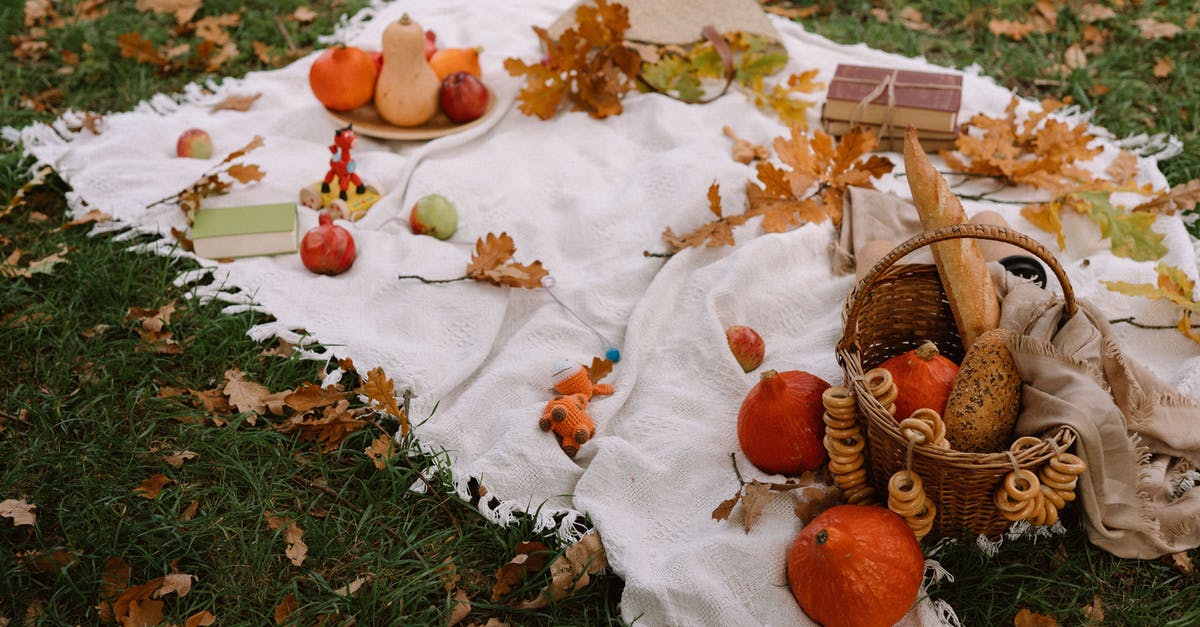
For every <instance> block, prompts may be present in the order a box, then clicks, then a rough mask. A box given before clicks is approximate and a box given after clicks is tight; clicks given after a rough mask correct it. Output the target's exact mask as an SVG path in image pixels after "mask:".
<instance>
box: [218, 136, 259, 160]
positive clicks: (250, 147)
mask: <svg viewBox="0 0 1200 627" xmlns="http://www.w3.org/2000/svg"><path fill="white" fill-rule="evenodd" d="M262 146H263V138H262V135H255V136H254V137H253V138H251V139H250V143H248V144H246V145H245V146H242V147H241V148H238V149H237V150H235V151H233V152H231V153H229V154H227V155H225V158H224V159H222V160H221V163H229V162H230V161H233V160H234V159H238V158H240V157H243V156H245V155H247V154H249V153H251V152H253V151H255V150H257V149H259V148H262Z"/></svg>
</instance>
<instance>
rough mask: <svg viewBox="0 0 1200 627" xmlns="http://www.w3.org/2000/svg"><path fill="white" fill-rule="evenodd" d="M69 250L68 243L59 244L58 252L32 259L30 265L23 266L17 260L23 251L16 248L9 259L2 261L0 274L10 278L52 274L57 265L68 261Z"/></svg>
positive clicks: (28, 277) (27, 277)
mask: <svg viewBox="0 0 1200 627" xmlns="http://www.w3.org/2000/svg"><path fill="white" fill-rule="evenodd" d="M68 251H70V248H68V247H67V245H66V244H62V243H60V244H59V245H58V251H57V252H55V253H52V254H50V255H47V256H45V257H42V258H41V259H37V260H35V261H31V262H29V265H27V266H25V267H23V268H22V267H21V266H19V265H18V264H17V262H18V261H19V260H20V259H21V255H22V254H23V253H22V252H21V251H20V250H15V251H13V252H12V254H10V255H9V256H8V258H7V259H5V260H4V261H3V262H0V276H4V277H8V278H10V279H16V278H24V279H30V278H33V276H34V275H37V274H51V273H52V272H54V267H55V266H57V265H58V264H60V263H66V261H67V260H66V254H67V252H68Z"/></svg>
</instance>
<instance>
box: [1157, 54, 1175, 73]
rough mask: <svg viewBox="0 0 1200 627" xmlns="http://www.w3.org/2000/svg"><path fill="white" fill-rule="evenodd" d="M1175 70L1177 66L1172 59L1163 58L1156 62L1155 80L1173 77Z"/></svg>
mask: <svg viewBox="0 0 1200 627" xmlns="http://www.w3.org/2000/svg"><path fill="white" fill-rule="evenodd" d="M1174 69H1175V64H1174V63H1172V62H1171V57H1163V58H1161V59H1159V60H1157V61H1155V62H1154V70H1153V71H1154V76H1155V78H1166V77H1168V76H1170V75H1171V70H1174Z"/></svg>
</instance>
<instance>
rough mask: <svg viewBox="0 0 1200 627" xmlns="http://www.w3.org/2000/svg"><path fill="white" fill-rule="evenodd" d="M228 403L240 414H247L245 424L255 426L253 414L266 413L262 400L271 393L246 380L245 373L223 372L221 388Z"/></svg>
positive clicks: (234, 370) (235, 369)
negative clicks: (223, 382)
mask: <svg viewBox="0 0 1200 627" xmlns="http://www.w3.org/2000/svg"><path fill="white" fill-rule="evenodd" d="M221 391H222V392H224V393H225V396H228V397H229V402H230V404H232V405H233V406H234V407H236V408H237V410H238V412H240V413H248V414H250V416H249V417H248V418H247V422H249V423H250V424H252V425H253V424H255V422H256V421H257V419H256V417H255V414H263V413H264V412H266V409H267V405H266V403H265V402H264V401H263V399H264V398H265V397H266V396H267V395H269V394H270V393H271V391H270V390H268V389H267V388H266V387H265V386H262V385H259V384H258V383H255V382H253V381H247V380H246V373H244V372H242V371H241V370H239V369H237V368H230V369H229V370H226V371H225V386H224V387H223V388H221Z"/></svg>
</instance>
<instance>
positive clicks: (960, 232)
mask: <svg viewBox="0 0 1200 627" xmlns="http://www.w3.org/2000/svg"><path fill="white" fill-rule="evenodd" d="M963 238H973V239H988V240H995V241H998V242H1006V243H1009V244H1012V245H1014V246H1018V247H1020V248H1023V249H1025V250H1027V251H1029V252H1030V253H1033V254H1034V255H1036V256H1037V258H1038V259H1041V260H1042V262H1044V263H1045V264H1046V265H1047V266H1049V268H1050V271H1051V272H1053V273H1054V276H1055V277H1056V278H1057V279H1058V284H1059V285H1061V286H1062V290H1063V301H1064V304H1065V305H1066V313H1067V316H1073V315H1075V290H1074V289H1073V288H1072V287H1071V280H1070V279H1069V278H1068V277H1067V272H1066V270H1064V269H1063V267H1062V264H1060V263H1059V262H1058V259H1057V258H1055V256H1054V253H1052V252H1050V250H1049V249H1047V248H1046V247H1045V246H1043V245H1042V244H1041V243H1040V242H1038V241H1037V240H1035V239H1033V238H1031V237H1029V236H1028V235H1025V234H1024V233H1021V232H1020V231H1015V230H1013V229H1010V228H1007V227H1003V226H995V225H991V224H975V223H973V222H964V223H961V224H952V225H950V226H943V227H941V228H938V229H934V230H932V231H922V232H921V233H918V234H916V235H914V236H912V237H910V238H909V239H907V240H905V241H904V242H901V243H900V245H898V246H896V247H895V248H893V249H892V251H891V252H889V253H888V254H886V255H884V256H883V257H881V258H880V259H879V261H877V262H875V265H874V266H871V269H870V270H869V271H868V272H867V274H866V275H865V276H863V278H862V280H861V281H859V282H858V284H857V285H855V286H854V290H853V291H852V292H851V294H850V301H849V302H850V307H849V309H848V310H847V311H846V313H845V315H844V316H843V325H842V339H841V341H840V342H838V345H837V349H838V351H842V350H845V349H847V348H849V346H850V345H851V344H853V343H854V340H855V336H856V334H857V333H858V315H859V313H860V311H861V310H862V308H863V300H864V299H863V297H864V295H866V294H867V293H869V292H870V291H871V288H872V287H874V285H875V281H877V280H878V279H879V276H880V275H881V274H883V273H884V271H885V270H887V269H888V268H890V267H891V266H892V265H893V264H895V263H896V262H897V261H899V260H900V259H901V258H903V257H904V256H905V255H907V254H909V253H911V252H913V251H915V250H917V249H919V248H923V247H925V246H928V245H930V244H933V243H936V242H942V241H946V240H951V239H963Z"/></svg>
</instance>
